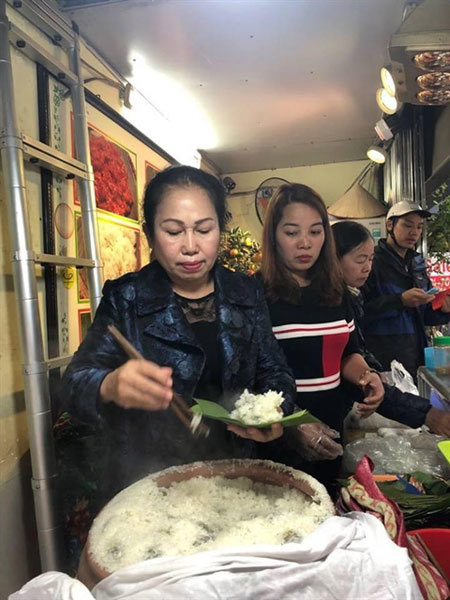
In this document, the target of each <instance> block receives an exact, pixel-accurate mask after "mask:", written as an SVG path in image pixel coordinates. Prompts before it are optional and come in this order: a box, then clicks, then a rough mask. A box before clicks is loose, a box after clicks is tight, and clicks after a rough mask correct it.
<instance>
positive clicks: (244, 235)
mask: <svg viewBox="0 0 450 600" xmlns="http://www.w3.org/2000/svg"><path fill="white" fill-rule="evenodd" d="M261 259H262V254H261V245H260V244H259V242H257V241H256V240H254V239H253V238H252V237H251V234H250V233H249V232H248V231H244V230H243V229H241V228H240V227H233V228H232V229H228V230H226V231H225V232H224V233H223V235H222V241H221V245H220V251H219V262H220V263H221V264H222V265H223V266H224V267H227V268H228V269H231V271H240V272H242V273H247V274H248V275H253V274H254V273H255V272H256V271H258V270H259V266H260V263H261Z"/></svg>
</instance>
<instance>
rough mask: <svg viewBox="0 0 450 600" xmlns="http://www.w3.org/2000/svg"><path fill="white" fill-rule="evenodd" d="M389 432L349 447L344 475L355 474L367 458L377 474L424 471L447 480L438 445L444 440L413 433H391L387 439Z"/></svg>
mask: <svg viewBox="0 0 450 600" xmlns="http://www.w3.org/2000/svg"><path fill="white" fill-rule="evenodd" d="M387 431H388V430H386V429H385V430H384V431H383V430H382V434H383V435H375V434H372V435H371V436H370V437H368V435H366V437H365V438H363V439H360V440H357V441H356V442H353V443H351V444H347V446H346V447H345V450H344V459H343V465H342V466H343V471H344V473H354V472H355V469H356V465H357V464H358V463H359V461H360V460H361V459H362V457H363V456H364V455H367V456H369V457H370V458H371V459H372V461H373V462H374V464H375V469H374V473H376V474H385V473H393V474H397V473H412V472H414V471H422V472H424V473H427V474H430V475H434V476H436V477H443V478H446V477H448V475H449V469H448V466H447V464H446V461H445V460H444V457H443V456H441V454H440V452H439V450H438V448H437V445H436V443H437V441H438V440H440V439H441V438H439V437H438V436H435V435H433V434H430V433H422V432H419V431H418V430H414V429H413V430H410V432H411V433H410V432H409V431H408V432H407V433H406V432H405V430H397V431H395V430H390V431H391V432H392V434H390V435H386V433H387ZM379 433H380V432H379ZM405 433H406V434H405ZM369 435H370V434H369Z"/></svg>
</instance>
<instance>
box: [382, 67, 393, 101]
mask: <svg viewBox="0 0 450 600" xmlns="http://www.w3.org/2000/svg"><path fill="white" fill-rule="evenodd" d="M380 77H381V83H382V84H383V87H384V89H385V90H386V91H387V92H388V93H389V94H390V95H391V96H395V92H396V88H395V81H394V78H393V77H392V73H391V72H390V70H389V68H388V67H381V70H380Z"/></svg>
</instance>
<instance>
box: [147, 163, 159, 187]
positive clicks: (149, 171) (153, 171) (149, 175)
mask: <svg viewBox="0 0 450 600" xmlns="http://www.w3.org/2000/svg"><path fill="white" fill-rule="evenodd" d="M160 171H161V169H158V167H155V166H154V165H152V164H151V163H149V162H148V161H147V160H146V161H145V187H147V184H148V183H150V181H151V180H152V179H153V177H154V176H155V175H156V174H157V173H159V172H160Z"/></svg>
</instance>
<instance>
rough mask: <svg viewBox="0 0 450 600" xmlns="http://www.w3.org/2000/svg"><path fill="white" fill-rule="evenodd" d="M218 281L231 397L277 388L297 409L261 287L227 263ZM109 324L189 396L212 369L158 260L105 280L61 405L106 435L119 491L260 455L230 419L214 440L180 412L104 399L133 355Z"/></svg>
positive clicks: (218, 426)
mask: <svg viewBox="0 0 450 600" xmlns="http://www.w3.org/2000/svg"><path fill="white" fill-rule="evenodd" d="M214 280H215V304H216V314H217V320H218V331H219V334H218V345H219V349H220V353H221V359H222V382H221V383H222V389H223V391H224V396H225V397H228V398H229V397H234V396H237V395H239V394H240V393H241V392H242V391H243V390H244V388H248V389H249V390H251V391H255V392H259V393H263V392H266V391H267V390H269V389H273V390H277V391H280V392H283V394H284V397H285V402H284V404H283V409H284V411H285V413H286V414H289V413H290V412H292V411H293V409H294V406H295V404H294V403H295V384H294V380H293V377H292V375H291V373H290V371H289V368H288V367H287V365H286V361H285V359H284V356H283V354H282V352H281V350H280V348H279V346H278V344H277V341H276V340H275V338H274V336H273V334H272V329H271V324H270V320H269V316H268V312H267V307H266V304H265V301H264V294H263V291H262V288H261V287H260V285H259V284H258V283H257V282H256V281H255V280H253V279H251V278H249V277H247V276H245V275H242V274H238V273H233V272H231V271H229V270H227V269H225V268H223V267H219V266H218V267H216V268H215V271H214ZM110 323H113V324H115V325H116V326H117V327H118V329H119V330H120V331H121V332H122V333H123V335H125V337H126V338H127V339H128V340H129V341H130V342H131V343H132V344H133V345H134V346H135V347H136V348H137V349H138V350H139V352H140V353H141V354H142V355H143V356H144V357H145V358H146V359H148V360H151V361H153V362H155V363H157V364H159V365H161V366H170V367H172V368H173V381H174V389H175V390H176V391H177V392H178V393H179V394H181V395H182V396H183V397H185V398H186V400H188V401H190V400H191V399H192V395H193V394H194V390H195V389H196V385H197V383H198V381H199V379H200V376H201V373H202V371H203V368H204V366H205V354H204V351H203V349H202V348H201V346H200V345H199V343H198V341H197V339H196V338H195V336H194V333H193V330H192V328H191V326H190V325H189V323H188V322H187V320H186V318H185V316H184V314H183V311H182V309H181V307H180V305H179V303H178V301H177V299H176V297H175V294H174V292H173V290H172V286H171V284H170V282H169V279H168V277H167V275H166V273H165V271H164V270H163V269H162V267H161V266H160V265H159V264H158V263H156V262H155V263H152V264H151V265H148V266H146V267H144V268H143V269H141V271H139V272H137V273H130V274H127V275H124V276H123V277H121V278H119V279H117V280H115V281H109V282H107V283H106V284H105V287H104V290H103V298H102V301H101V303H100V306H99V308H98V310H97V313H96V315H95V319H94V322H93V324H92V326H91V328H90V329H89V331H88V333H87V336H86V338H85V339H84V341H83V342H82V344H81V346H80V348H79V349H78V351H77V352H76V354H75V356H74V358H73V360H72V362H71V363H70V365H69V366H68V368H67V370H66V372H65V375H64V380H63V394H62V400H61V408H62V409H66V410H68V411H69V412H70V413H71V414H73V415H75V416H76V417H78V419H80V420H81V421H82V422H84V423H90V424H94V425H97V426H98V428H99V430H102V431H103V432H106V433H107V435H106V436H105V439H107V440H108V448H105V452H109V453H110V460H109V463H110V465H109V469H110V471H109V474H105V477H106V478H107V479H110V480H114V486H113V488H114V489H113V491H116V490H118V489H120V488H122V487H124V486H125V485H127V484H129V483H131V482H132V481H134V480H136V479H138V478H139V477H142V476H143V475H145V474H147V473H149V472H153V471H157V470H159V469H161V468H165V467H167V466H171V465H176V464H182V463H187V462H190V461H193V460H204V459H214V458H225V457H232V456H243V457H245V456H251V455H252V453H253V452H254V450H255V448H254V444H253V443H252V442H250V441H249V440H243V439H242V438H237V437H236V436H234V435H233V434H231V433H229V432H228V431H227V430H226V427H225V426H224V425H223V423H218V422H214V423H211V426H212V434H211V435H210V436H209V438H208V439H207V440H204V439H196V438H194V437H193V436H192V435H190V433H189V432H188V431H187V430H186V428H184V427H183V425H182V424H181V423H180V422H179V421H178V420H177V419H176V417H175V416H174V414H173V412H172V411H171V410H166V411H157V412H150V411H144V410H137V409H128V410H125V409H123V408H121V407H119V406H118V405H116V404H114V403H108V404H103V403H102V402H101V401H100V399H99V389H100V385H101V382H102V380H103V378H104V377H105V376H106V375H107V374H108V373H109V372H111V371H112V370H114V369H115V368H117V367H118V366H120V365H121V364H123V363H124V362H126V360H127V356H126V355H125V353H124V352H123V350H122V349H121V348H120V347H119V346H118V345H117V343H116V342H115V340H114V339H113V338H112V336H111V334H110V333H109V332H108V331H107V326H108V324H110ZM211 400H216V399H215V398H211ZM109 483H111V481H110V482H109Z"/></svg>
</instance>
